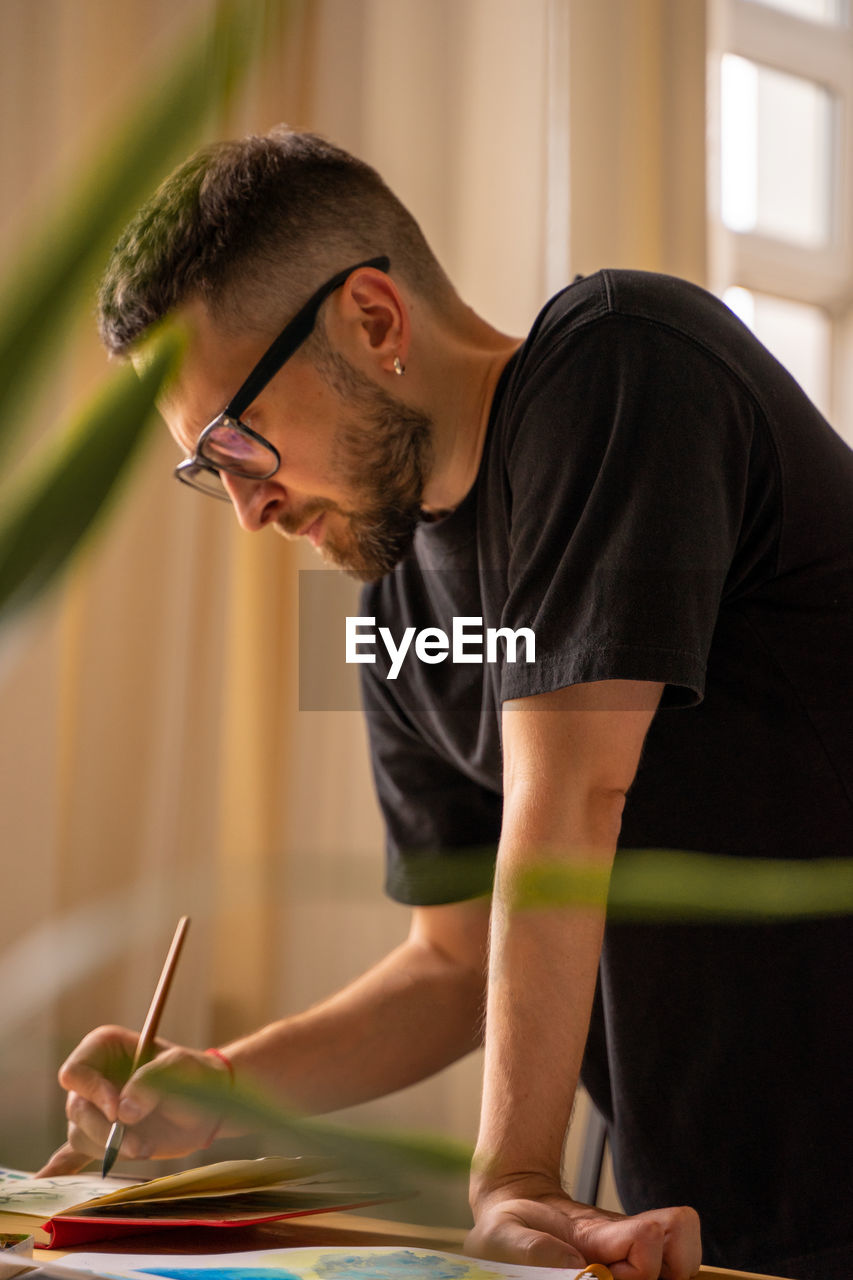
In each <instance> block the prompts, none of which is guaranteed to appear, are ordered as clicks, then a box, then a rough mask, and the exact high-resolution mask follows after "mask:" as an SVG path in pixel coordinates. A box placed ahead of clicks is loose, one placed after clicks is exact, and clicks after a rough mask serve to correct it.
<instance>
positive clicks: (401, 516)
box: [162, 304, 432, 581]
mask: <svg viewBox="0 0 853 1280" xmlns="http://www.w3.org/2000/svg"><path fill="white" fill-rule="evenodd" d="M186 312H187V315H188V318H189V319H190V324H191V331H192V334H193V338H192V341H191V344H190V350H189V352H188V355H187V358H186V360H185V362H184V366H183V369H182V372H181V377H180V381H179V384H178V386H177V387H176V388H175V389H174V390H173V391H172V392H171V394H170V395H169V397H168V399H167V400H166V401H165V403H164V404H163V405H162V411H163V416H164V417H165V419H166V421H167V423H168V426H169V429H170V431H171V433H172V435H173V436H174V438H175V440H176V441H177V442H178V444H179V445H180V446H181V448H182V449H183V450H184V451H185V452H186V453H187V454H188V455H190V454H192V453H193V451H194V449H195V444H196V441H197V440H198V437H199V435H200V434H201V431H202V430H203V428H204V427H205V426H206V425H207V423H208V422H210V421H211V420H212V419H213V418H215V417H216V415H217V414H218V413H220V412H221V411H222V409H223V407H224V406H225V404H227V402H228V400H229V399H230V397H231V396H232V395H233V394H234V392H235V390H236V389H237V387H238V386H240V384H241V383H242V381H243V379H244V378H245V377H246V375H247V373H248V372H249V370H250V369H251V368H252V367H253V365H254V363H255V361H256V360H257V359H258V357H259V355H260V354H261V352H262V351H263V349H264V348H263V342H262V341H260V340H257V339H253V338H250V339H244V338H236V339H235V338H233V337H225V336H224V335H222V333H221V332H219V331H218V330H217V329H216V327H215V326H214V325H213V323H212V322H211V320H210V318H209V316H208V314H207V312H206V310H205V309H204V308H203V307H202V306H201V304H191V305H190V306H188V307H187V308H186ZM311 350H312V358H309V356H308V354H307V351H306V350H300V351H297V353H296V354H295V355H294V356H293V357H292V359H291V360H290V361H289V362H288V363H287V364H286V365H285V366H284V367H283V368H282V369H281V370H280V371H279V373H278V374H276V376H275V377H274V378H273V379H272V380H271V382H270V383H269V384H268V385H267V386H266V387H265V388H264V390H263V391H262V392H261V394H260V395H259V396H258V397H257V399H256V400H255V401H254V402H253V404H251V405H250V406H249V408H248V409H247V410H246V411H245V413H244V414H243V416H242V421H243V422H244V423H245V424H246V425H247V426H249V427H251V428H252V430H253V431H255V432H257V433H258V434H260V435H262V436H264V437H265V438H266V439H267V440H269V442H270V443H271V444H273V445H275V447H276V448H277V449H278V452H279V454H280V456H281V466H280V467H279V469H278V471H276V473H275V474H274V475H273V476H271V477H270V478H269V479H267V480H248V479H242V478H239V477H237V476H232V475H229V474H228V473H227V472H225V471H222V472H220V476H221V479H222V482H223V484H224V486H225V488H226V490H227V492H228V494H229V496H230V498H231V501H232V502H233V504H234V507H235V510H236V512H237V517H238V519H239V520H240V523H241V524H242V525H243V527H244V528H245V529H249V530H251V531H255V530H259V529H261V528H263V527H264V526H265V525H267V524H271V525H272V526H273V527H274V528H275V529H276V530H277V531H278V532H279V533H281V534H283V535H284V536H285V537H307V538H308V539H309V541H310V542H311V543H312V544H313V545H314V546H315V547H317V549H318V550H319V551H320V553H321V555H322V556H323V557H324V558H325V559H326V560H328V561H329V562H330V563H331V564H334V565H336V566H337V567H339V568H342V569H345V570H346V571H347V572H349V573H351V574H353V575H354V576H355V577H357V578H360V579H361V580H362V581H372V580H375V579H376V578H379V577H381V576H382V575H383V574H385V573H387V572H389V571H390V570H391V569H392V568H393V567H394V565H395V564H397V563H398V561H399V560H400V559H401V558H402V557H403V556H404V555H405V554H406V552H407V551H408V549H409V548H410V546H411V544H412V539H413V537H414V532H415V528H416V526H417V523H418V521H419V519H420V515H421V510H420V507H421V499H422V495H423V488H424V482H425V479H426V475H427V471H428V467H429V460H430V456H431V444H432V424H431V423H430V420H429V419H428V418H427V417H426V416H425V415H423V414H421V413H419V412H417V411H415V410H412V409H411V408H409V407H408V406H407V405H405V404H402V403H400V401H398V400H396V399H395V398H394V396H392V395H391V394H390V393H389V392H388V391H386V390H385V389H384V388H383V387H381V386H379V385H378V383H376V382H374V381H373V380H372V379H371V378H369V377H368V376H367V375H366V374H363V373H362V372H361V371H360V370H359V369H357V368H355V367H354V366H353V365H351V364H350V363H348V362H347V361H346V360H344V359H343V357H342V356H340V355H338V354H337V353H335V352H333V351H331V350H330V348H329V347H328V344H327V343H326V340H325V338H324V337H323V335H322V334H318V335H317V336H316V337H315V339H314V342H313V344H312V348H311Z"/></svg>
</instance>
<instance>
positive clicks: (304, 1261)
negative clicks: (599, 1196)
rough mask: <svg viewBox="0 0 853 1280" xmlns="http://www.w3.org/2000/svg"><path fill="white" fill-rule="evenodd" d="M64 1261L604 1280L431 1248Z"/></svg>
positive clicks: (199, 1274)
mask: <svg viewBox="0 0 853 1280" xmlns="http://www.w3.org/2000/svg"><path fill="white" fill-rule="evenodd" d="M63 1262H64V1263H66V1264H67V1265H70V1266H72V1267H75V1268H81V1269H84V1270H92V1271H95V1270H97V1271H98V1272H99V1274H100V1275H102V1276H103V1275H105V1274H106V1275H110V1276H113V1277H114V1278H115V1280H142V1277H149V1276H155V1277H160V1278H161V1280H580V1278H581V1277H584V1276H587V1277H589V1278H590V1280H597V1278H598V1280H607V1277H609V1272H608V1271H607V1270H606V1268H604V1267H600V1266H595V1267H590V1268H589V1269H587V1270H586V1271H584V1270H583V1269H581V1270H579V1271H575V1270H572V1269H568V1270H566V1269H560V1270H552V1269H550V1268H546V1267H523V1266H514V1265H512V1264H509V1263H502V1262H481V1261H479V1260H478V1259H476V1258H466V1257H463V1256H462V1255H461V1254H455V1253H442V1252H440V1251H438V1250H433V1249H415V1248H400V1247H392V1246H378V1247H370V1248H362V1249H358V1248H353V1247H351V1246H349V1247H328V1246H327V1247H315V1248H302V1249H298V1248H297V1249H275V1250H271V1251H269V1252H267V1251H265V1250H259V1251H258V1252H254V1253H231V1254H227V1253H223V1254H217V1255H213V1256H209V1257H206V1258H205V1257H192V1256H191V1255H190V1256H187V1255H186V1254H180V1255H172V1256H164V1257H158V1256H156V1255H151V1254H149V1255H146V1256H142V1255H139V1254H136V1255H133V1254H125V1255H122V1254H103V1253H102V1254H89V1255H85V1254H82V1255H77V1256H74V1255H71V1256H69V1257H67V1258H63Z"/></svg>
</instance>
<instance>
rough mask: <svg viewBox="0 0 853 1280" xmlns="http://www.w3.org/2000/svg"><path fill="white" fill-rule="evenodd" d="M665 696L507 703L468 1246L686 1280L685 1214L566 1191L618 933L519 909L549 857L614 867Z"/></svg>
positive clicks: (591, 691)
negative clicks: (527, 883) (633, 788)
mask: <svg viewBox="0 0 853 1280" xmlns="http://www.w3.org/2000/svg"><path fill="white" fill-rule="evenodd" d="M660 693H661V687H660V686H659V685H655V684H651V683H645V682H627V681H607V682H603V683H601V684H589V685H579V686H574V687H572V688H568V689H563V690H559V691H557V692H556V693H553V694H547V695H540V696H537V697H534V698H527V699H521V700H519V701H518V702H516V703H511V704H508V705H507V706H506V708H505V711H504V720H503V730H504V822H503V831H502V836H501V846H500V851H499V857H498V876H497V882H496V888H495V897H494V908H493V917H492V946H491V957H490V968H489V994H488V1012H487V1022H486V1027H487V1030H486V1066H485V1078H484V1089H483V1111H482V1120H481V1128H480V1135H479V1140H478V1147H477V1160H476V1163H475V1170H474V1174H473V1177H472V1195H471V1200H472V1208H473V1209H474V1213H475V1219H476V1227H475V1230H474V1232H473V1233H472V1235H471V1237H470V1238H469V1247H470V1248H471V1249H472V1251H474V1252H479V1253H482V1254H484V1255H485V1256H488V1257H493V1258H495V1257H497V1258H500V1257H504V1258H507V1259H509V1260H513V1261H527V1262H536V1263H539V1264H541V1265H550V1266H570V1265H581V1264H582V1263H583V1262H591V1261H602V1262H606V1263H607V1264H608V1265H610V1266H611V1269H612V1270H613V1274H614V1276H617V1277H620V1280H621V1278H624V1280H656V1278H657V1276H658V1275H659V1274H664V1275H667V1276H669V1277H671V1280H682V1278H683V1277H687V1276H690V1275H692V1274H693V1273H694V1271H695V1270H696V1269H698V1266H699V1260H700V1259H699V1243H698V1226H697V1221H696V1217H695V1214H693V1213H692V1211H691V1210H686V1209H666V1210H660V1211H656V1212H655V1213H652V1214H642V1215H638V1216H637V1217H634V1218H620V1217H618V1216H614V1215H606V1214H601V1213H598V1212H596V1211H594V1210H590V1209H589V1208H588V1207H587V1206H578V1205H576V1204H575V1203H574V1202H572V1201H571V1200H570V1199H569V1198H568V1197H567V1196H565V1195H564V1193H563V1192H562V1188H561V1183H560V1161H561V1153H562V1146H563V1139H564V1135H565V1130H566V1127H567V1125H568V1121H569V1118H570V1114H571V1107H572V1102H573V1098H574V1093H575V1088H576V1085H577V1080H578V1075H579V1071H580V1064H581V1058H582V1055H583V1049H584V1045H585V1042H586V1036H587V1030H588V1026H589V1018H590V1012H591V1008H592V1000H593V994H594V991H595V981H596V973H597V969H598V960H599V954H600V950H601V942H602V936H603V930H604V910H603V907H602V908H593V907H588V906H568V907H566V906H558V907H549V908H545V909H543V908H541V907H537V908H530V909H524V908H523V909H517V908H515V907H513V905H512V903H513V901H514V898H515V895H516V889H517V886H518V883H519V879H520V877H521V876H522V875H523V873H524V872H525V871H526V870H527V869H528V868H530V867H531V866H535V865H537V864H541V863H542V862H555V863H557V864H562V865H565V866H579V865H590V864H591V865H594V866H598V867H603V868H605V869H606V868H609V867H610V865H611V863H612V859H613V855H614V852H615V849H616V842H617V837H618V834H619V827H620V822H621V814H622V808H623V805H624V800H625V793H626V792H627V790H628V788H629V787H630V785H631V782H632V781H633V778H634V775H635V772H636V769H637V765H638V762H639V758H640V752H641V749H642V744H643V740H644V738H645V734H646V732H647V730H648V727H649V725H650V723H651V720H652V717H653V715H654V712H655V709H656V707H657V704H658V701H659V698H660Z"/></svg>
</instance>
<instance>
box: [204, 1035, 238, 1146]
mask: <svg viewBox="0 0 853 1280" xmlns="http://www.w3.org/2000/svg"><path fill="white" fill-rule="evenodd" d="M205 1053H209V1054H210V1055H211V1056H212V1057H214V1058H218V1059H219V1061H220V1062H221V1063H222V1064H223V1065H224V1067H225V1069H226V1070H227V1072H228V1079H229V1081H230V1082H231V1088H232V1089H233V1088H234V1063H233V1062H232V1061H231V1059H230V1058H228V1057H226V1056H225V1054H224V1053H223V1052H222V1050H221V1049H205ZM221 1128H222V1119H221V1118H220V1119H219V1120H217V1122H216V1124H215V1125H214V1126H213V1132H212V1133H211V1135H210V1137H209V1138H208V1140H207V1142H206V1143H205V1144H204V1146H205V1149H206V1148H207V1147H209V1146H210V1145H211V1144H212V1143H213V1142H214V1140H215V1139H216V1136H217V1134H218V1133H219V1130H220V1129H221Z"/></svg>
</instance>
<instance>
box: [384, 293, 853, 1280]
mask: <svg viewBox="0 0 853 1280" xmlns="http://www.w3.org/2000/svg"><path fill="white" fill-rule="evenodd" d="M362 612H363V614H364V615H366V616H374V617H375V618H376V624H377V626H380V625H383V626H386V627H388V628H389V629H390V630H391V632H392V633H393V634H394V636H395V637H396V638H399V636H400V634H401V632H402V631H403V628H404V627H408V626H413V627H416V628H417V629H418V630H420V629H422V628H424V627H430V626H432V627H440V628H441V629H442V630H444V631H445V632H447V633H448V634H449V633H451V631H452V625H453V623H452V620H453V618H454V617H457V618H458V617H460V616H466V617H470V618H477V619H482V629H483V630H484V631H485V629H486V628H501V627H503V628H510V629H512V630H513V631H516V630H518V629H519V628H530V629H532V631H533V633H534V634H535V645H536V659H535V662H533V663H528V662H526V661H523V660H522V653H521V647H520V648H519V652H517V653H516V655H515V656H516V661H514V662H511V661H509V660H507V652H506V649H507V647H506V645H505V644H503V643H501V642H499V643H498V645H497V657H498V660H497V661H494V662H490V663H489V662H481V663H477V662H469V663H459V662H457V663H454V662H451V661H450V660H445V661H442V662H435V663H430V664H428V663H425V662H421V661H418V660H417V659H416V658H415V657H414V655H412V654H411V653H410V654H409V656H408V658H407V659H406V660H405V661H404V662H403V663H402V665H401V668H400V670H399V673H398V674H397V676H396V678H395V679H393V680H390V679H388V678H387V677H388V663H387V661H386V662H384V663H383V661H382V658H383V652H382V650H381V648H380V647H379V646H377V650H376V656H377V661H376V663H375V664H373V665H365V666H363V667H362V674H363V676H364V681H363V685H364V697H365V707H366V712H367V715H368V723H369V729H370V740H371V751H372V757H373V764H374V771H375V776H376V783H377V789H378V793H379V798H380V802H381V805H382V808H383V812H384V815H385V819H386V825H387V832H388V875H387V887H388V891H389V893H390V894H391V895H392V896H393V897H395V898H397V899H399V900H401V901H404V902H408V903H414V904H433V903H439V902H448V901H455V900H458V899H460V898H464V897H466V896H472V895H473V894H475V893H477V892H482V891H485V890H487V889H488V887H489V883H490V876H491V872H492V870H493V862H494V848H495V846H496V843H497V839H498V836H499V833H500V823H501V807H502V798H501V786H502V782H501V745H500V717H501V705H502V703H503V701H505V700H506V699H510V698H518V697H525V696H528V695H531V694H537V693H541V692H546V691H550V690H553V689H557V688H560V687H564V686H566V685H569V684H575V683H579V682H585V681H593V680H607V679H634V680H652V681H660V682H663V683H665V686H666V688H665V692H664V696H663V700H662V704H661V709H660V710H659V712H658V714H657V715H656V717H655V719H654V722H653V724H652V727H651V729H650V731H649V734H648V737H647V740H646V744H645V747H644V750H643V755H642V759H641V763H640V767H639V770H638V773H637V777H636V780H635V782H634V784H633V786H632V788H631V790H630V792H629V795H628V799H627V803H626V806H625V812H624V815H623V823H622V832H621V837H620V850H624V851H626V852H624V853H622V852H620V853H618V854H617V858H629V857H630V856H631V854H630V852H628V851H630V850H636V849H643V848H655V849H660V848H667V849H675V850H695V851H703V852H708V853H714V854H727V855H732V856H745V857H768V858H790V859H809V858H816V857H837V856H849V855H850V853H851V831H853V733H851V723H853V716H851V707H853V697H851V694H853V453H851V451H850V449H849V448H848V447H847V446H846V445H845V444H844V442H843V441H842V440H841V439H840V437H839V436H838V435H837V434H836V433H835V432H834V431H833V430H832V429H831V427H829V425H828V424H827V423H826V422H825V421H824V419H823V418H822V417H821V415H820V414H819V413H818V411H817V410H816V409H815V408H814V406H813V405H812V404H811V403H810V402H809V400H808V399H807V398H806V397H805V395H804V394H803V392H802V391H801V389H800V388H799V387H798V386H797V384H796V383H795V382H794V380H793V379H792V378H791V377H790V376H789V375H788V374H787V373H786V372H785V371H784V370H783V369H782V368H781V366H780V365H779V364H778V363H777V361H775V360H774V358H773V357H772V356H771V355H770V354H769V353H768V352H767V351H766V350H765V349H764V348H763V347H762V346H761V345H760V344H759V343H758V342H757V341H756V340H755V338H754V337H753V336H752V335H751V334H750V333H749V332H748V330H746V329H745V328H744V327H743V326H742V325H741V324H740V322H739V321H738V320H737V319H736V318H735V317H734V316H733V315H732V314H731V313H730V312H729V310H728V309H727V308H726V307H724V306H723V305H722V304H721V303H720V302H718V301H717V300H716V299H714V298H713V297H711V296H710V295H709V294H707V293H705V292H704V291H703V290H701V289H698V288H696V287H695V286H692V285H689V284H686V283H684V282H682V281H677V280H674V279H671V278H668V277H663V276H654V275H649V274H646V273H641V272H622V271H607V272H601V273H599V274H598V275H596V276H593V277H590V278H588V279H584V280H580V281H577V282H576V283H575V284H574V285H572V286H571V287H570V288H568V289H566V290H564V291H563V292H562V293H561V294H559V295H558V296H557V297H556V298H555V299H554V300H553V301H552V302H551V303H550V304H549V305H548V306H547V307H546V308H545V309H544V311H543V312H542V313H541V314H540V316H539V317H538V319H537V321H536V323H535V325H534V327H533V329H532V331H531V333H530V335H529V337H528V339H527V341H526V343H525V344H524V346H523V347H522V348H521V349H520V351H519V352H518V353H517V355H515V356H514V357H513V359H512V360H511V361H510V363H509V365H508V366H507V368H506V370H505V371H504V374H503V376H502V378H501V381H500V383H499V386H498V388H497V392H496V395H495V399H494V403H493V406H492V411H491V417H490V422H489V428H488V433H487V437H486V441H485V446H484V451H483V457H482V461H481V465H480V468H479V473H478V476H477V480H476V483H475V485H474V487H473V488H472V490H471V491H470V493H469V494H468V495H467V496H466V498H465V499H464V501H463V502H462V503H461V504H460V506H459V507H458V508H457V509H456V510H455V511H454V512H452V513H451V514H450V515H449V516H447V517H446V518H445V519H443V520H440V521H437V522H435V523H433V524H424V525H423V526H421V527H420V528H419V530H418V534H417V537H416V541H415V547H414V551H413V554H412V555H411V556H410V557H408V558H407V559H406V560H405V561H404V562H403V563H402V564H401V565H399V566H398V568H397V569H396V570H395V571H394V572H393V573H392V574H389V575H388V576H387V577H386V578H384V579H383V580H382V581H381V582H380V583H378V584H376V585H375V586H373V587H371V588H368V589H367V590H366V592H365V595H364V599H363V602H362ZM472 648H474V651H475V652H476V647H475V646H469V652H470V650H471V649H472ZM484 848H487V849H490V850H491V854H490V857H483V856H482V850H483V849H484ZM721 865H723V866H724V865H725V864H721ZM851 967H853V951H852V950H851V932H850V922H849V920H846V919H842V920H837V919H836V920H826V921H823V922H821V923H820V924H814V923H788V924H785V925H776V926H768V925H757V924H756V925H745V926H740V925H734V924H725V925H707V926H698V925H695V924H689V925H688V924H667V925H663V924H654V923H649V924H622V923H616V922H608V925H607V930H606V937H605V944H604V950H603V954H602V962H601V968H600V975H599V988H598V992H597V996H596V1007H595V1010H594V1016H593V1023H592V1028H591V1031H590V1036H589V1041H588V1045H587V1054H586V1059H585V1063H584V1072H583V1075H584V1080H585V1083H586V1084H587V1087H588V1088H589V1089H590V1091H591V1093H592V1095H593V1097H594V1098H595V1100H596V1102H597V1103H598V1105H599V1107H600V1108H601V1110H602V1112H603V1113H604V1115H605V1117H606V1118H607V1119H608V1121H609V1123H610V1125H611V1140H612V1144H613V1152H614V1162H615V1167H616V1175H617V1183H618V1186H619V1190H620V1194H621V1196H622V1199H623V1202H624V1204H625V1206H626V1208H627V1209H628V1210H629V1211H637V1210H639V1209H643V1208H648V1207H651V1206H653V1205H661V1204H672V1203H691V1204H693V1205H695V1206H696V1207H697V1208H698V1209H699V1210H700V1212H701V1213H702V1217H703V1227H704V1237H705V1243H706V1255H707V1259H708V1260H709V1261H710V1260H714V1259H715V1258H716V1259H717V1260H719V1261H722V1262H725V1263H727V1264H728V1265H735V1266H740V1267H743V1268H748V1269H749V1268H751V1269H762V1270H767V1269H768V1268H770V1269H772V1267H771V1266H770V1264H771V1263H773V1266H774V1267H781V1265H782V1262H783V1260H784V1261H785V1262H786V1263H787V1265H788V1266H789V1267H791V1268H793V1266H794V1265H801V1267H802V1270H801V1272H798V1273H797V1274H803V1275H808V1274H809V1271H808V1266H807V1265H806V1264H805V1263H802V1264H800V1263H796V1264H795V1259H797V1258H798V1257H799V1256H800V1255H804V1254H806V1253H808V1252H810V1251H811V1252H813V1251H814V1250H816V1249H817V1248H818V1247H820V1246H821V1244H825V1245H827V1246H835V1245H837V1244H839V1243H841V1242H845V1241H846V1242H849V1243H851V1248H853V1241H851V1237H853V1230H851V1226H850V1212H849V1205H850V1203H851V1202H853V1179H851V1169H850V1166H851V1162H850V1159H849V1145H850V1144H849V1141H848V1142H845V1141H844V1137H845V1136H846V1137H847V1138H848V1139H849V1136H850V1125H851V1119H850V1117H851V1114H853V1107H851V1104H853V1092H851V1079H853V1072H851V1070H850V1063H851V1061H853V1014H851V1006H853V1001H851V999H850V994H849V978H850V975H851ZM558 1012H559V1011H558V1010H555V1014H557V1013H558ZM777 1260H778V1261H777ZM791 1274H794V1271H793V1269H792V1270H791ZM825 1274H827V1275H830V1274H833V1273H832V1272H831V1271H830V1270H826V1272H825ZM839 1274H840V1273H839Z"/></svg>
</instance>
